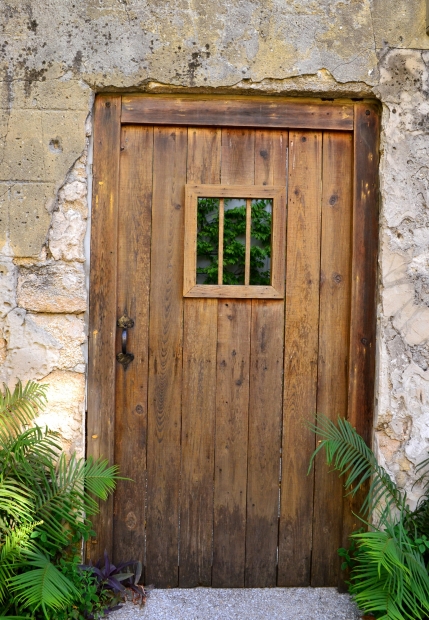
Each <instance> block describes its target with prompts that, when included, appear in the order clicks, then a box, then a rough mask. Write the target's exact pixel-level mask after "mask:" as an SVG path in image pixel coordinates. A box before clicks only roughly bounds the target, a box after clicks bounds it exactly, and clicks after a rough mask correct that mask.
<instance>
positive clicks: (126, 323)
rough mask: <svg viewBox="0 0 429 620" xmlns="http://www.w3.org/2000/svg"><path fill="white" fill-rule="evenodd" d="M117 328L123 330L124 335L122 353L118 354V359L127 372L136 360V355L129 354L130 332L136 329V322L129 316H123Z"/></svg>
mask: <svg viewBox="0 0 429 620" xmlns="http://www.w3.org/2000/svg"><path fill="white" fill-rule="evenodd" d="M117 326H118V327H119V328H120V329H122V335H121V348H122V351H121V352H120V353H118V354H117V356H116V359H117V360H118V362H119V363H120V364H122V366H123V367H124V370H126V369H127V368H128V365H129V364H131V362H132V361H133V359H134V355H133V354H132V353H127V340H128V330H129V329H130V328H131V327H134V321H133V319H130V317H129V316H127V315H126V314H124V315H123V316H121V318H120V319H118V322H117Z"/></svg>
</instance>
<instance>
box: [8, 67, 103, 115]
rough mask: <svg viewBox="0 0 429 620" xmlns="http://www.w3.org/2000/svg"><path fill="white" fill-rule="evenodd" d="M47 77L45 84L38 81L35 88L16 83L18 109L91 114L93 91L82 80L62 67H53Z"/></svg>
mask: <svg viewBox="0 0 429 620" xmlns="http://www.w3.org/2000/svg"><path fill="white" fill-rule="evenodd" d="M43 77H45V78H46V79H45V80H44V81H42V80H34V81H33V82H32V83H31V87H29V83H28V82H27V81H25V80H14V81H13V83H12V89H13V90H12V92H13V104H14V107H15V108H18V109H19V108H25V109H35V110H82V111H88V109H89V105H90V96H91V91H90V89H89V87H88V86H87V84H85V83H84V82H83V81H82V80H81V79H79V78H77V77H76V76H75V75H73V74H72V73H71V72H67V73H64V70H62V69H61V66H60V65H59V64H54V65H53V66H52V67H50V68H49V69H48V70H47V72H46V74H45V75H44V76H43Z"/></svg>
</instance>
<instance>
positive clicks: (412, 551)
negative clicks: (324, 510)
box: [350, 519, 429, 620]
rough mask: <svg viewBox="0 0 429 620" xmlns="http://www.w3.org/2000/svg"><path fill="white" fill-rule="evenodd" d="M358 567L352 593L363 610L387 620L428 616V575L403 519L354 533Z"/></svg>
mask: <svg viewBox="0 0 429 620" xmlns="http://www.w3.org/2000/svg"><path fill="white" fill-rule="evenodd" d="M352 538H354V539H355V540H356V541H357V544H358V552H357V554H356V556H355V560H356V563H357V565H356V566H355V568H354V569H353V571H352V574H351V586H350V593H351V594H352V596H353V598H354V600H355V602H356V604H357V605H358V606H359V608H360V609H364V610H365V611H366V612H376V613H380V612H384V613H385V615H384V616H382V618H383V619H384V620H405V619H407V620H420V619H423V618H426V617H427V615H428V613H429V576H428V572H427V570H426V566H425V563H424V560H423V557H422V556H421V554H420V553H419V551H418V550H417V549H416V548H415V545H414V544H413V542H412V541H411V539H410V538H409V536H408V534H407V532H406V531H405V529H404V527H403V524H402V521H401V519H400V520H399V521H398V523H396V524H393V523H389V524H387V525H386V527H385V529H384V530H383V531H382V530H378V529H377V530H375V531H371V532H359V533H355V534H352Z"/></svg>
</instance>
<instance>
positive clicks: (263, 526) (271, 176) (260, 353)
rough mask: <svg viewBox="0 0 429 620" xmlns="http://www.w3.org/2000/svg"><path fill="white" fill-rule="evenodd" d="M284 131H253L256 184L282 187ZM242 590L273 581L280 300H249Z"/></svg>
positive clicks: (280, 373)
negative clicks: (248, 383)
mask: <svg viewBox="0 0 429 620" xmlns="http://www.w3.org/2000/svg"><path fill="white" fill-rule="evenodd" d="M287 145H288V142H287V132H282V131H275V130H274V131H269V130H267V131H257V132H256V137H255V183H256V184H257V185H277V186H286V162H287ZM251 329H252V332H251V338H250V342H251V353H250V399H249V449H248V481H247V525H246V574H245V585H246V587H250V588H252V587H253V588H255V587H273V586H275V585H276V577H277V544H278V510H279V471H280V448H281V419H282V401H283V347H284V300H273V301H271V300H258V299H254V300H252V328H251Z"/></svg>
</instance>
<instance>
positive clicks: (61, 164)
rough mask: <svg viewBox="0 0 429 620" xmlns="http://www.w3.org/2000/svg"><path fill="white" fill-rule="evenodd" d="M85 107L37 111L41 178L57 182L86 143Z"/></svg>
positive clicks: (86, 113) (62, 177)
mask: <svg viewBox="0 0 429 620" xmlns="http://www.w3.org/2000/svg"><path fill="white" fill-rule="evenodd" d="M87 115H88V112H87V111H79V110H76V111H71V110H63V111H58V110H49V111H48V110H46V111H43V112H41V123H42V135H43V156H44V161H43V166H44V171H43V174H44V179H45V180H46V181H52V182H55V183H59V182H61V180H62V179H64V177H65V175H66V174H67V172H68V171H69V169H70V168H71V166H72V165H73V164H74V162H75V161H76V159H77V158H78V157H79V156H80V155H81V154H82V151H83V150H84V148H85V145H86V137H85V120H86V117H87Z"/></svg>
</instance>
